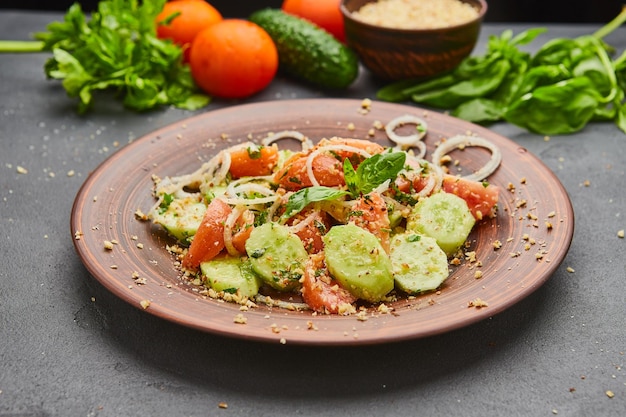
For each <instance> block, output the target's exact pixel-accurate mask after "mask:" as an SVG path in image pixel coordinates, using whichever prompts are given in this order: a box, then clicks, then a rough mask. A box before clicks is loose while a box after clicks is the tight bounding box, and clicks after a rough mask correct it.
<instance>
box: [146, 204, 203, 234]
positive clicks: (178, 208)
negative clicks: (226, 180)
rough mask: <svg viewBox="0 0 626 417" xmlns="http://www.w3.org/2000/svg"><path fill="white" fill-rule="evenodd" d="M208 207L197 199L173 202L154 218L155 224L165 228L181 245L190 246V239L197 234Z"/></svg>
mask: <svg viewBox="0 0 626 417" xmlns="http://www.w3.org/2000/svg"><path fill="white" fill-rule="evenodd" d="M205 211H206V205H205V204H204V203H203V202H200V201H198V199H197V198H193V197H185V198H181V199H176V200H173V201H172V202H171V203H170V204H169V206H167V209H165V211H163V212H157V213H156V214H155V215H154V216H153V222H154V223H156V224H159V225H161V226H163V228H164V229H165V230H167V231H168V233H169V234H170V235H172V236H174V237H175V238H176V239H178V240H179V241H180V242H181V243H183V244H185V245H188V244H189V243H190V238H191V237H192V236H193V235H195V234H196V231H197V230H198V226H200V223H201V222H202V218H203V217H204V212H205Z"/></svg>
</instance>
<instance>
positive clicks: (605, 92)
mask: <svg viewBox="0 0 626 417" xmlns="http://www.w3.org/2000/svg"><path fill="white" fill-rule="evenodd" d="M625 21H626V6H625V7H624V8H623V10H622V12H621V13H620V14H619V15H618V16H617V17H616V18H615V19H613V20H612V21H611V22H609V23H608V24H606V25H605V26H603V27H602V28H601V29H600V30H598V31H596V32H595V33H593V34H590V35H585V36H580V37H577V38H575V39H567V38H564V39H561V38H558V39H552V40H550V41H548V42H546V43H545V44H544V45H543V46H542V47H541V48H540V49H539V50H538V51H537V52H536V53H535V54H534V55H531V54H528V53H526V52H523V51H521V50H520V49H519V47H520V46H521V45H524V44H528V43H530V42H532V41H533V40H534V39H535V38H536V37H537V36H538V35H540V34H541V33H544V32H545V31H546V30H545V29H543V28H534V29H529V30H527V31H524V32H522V33H520V34H518V35H517V36H513V33H512V32H511V31H510V30H506V31H504V32H502V34H501V35H500V36H499V37H498V36H491V37H490V38H489V41H488V44H487V50H486V52H485V54H484V55H482V56H471V57H468V58H466V59H465V60H464V61H462V62H461V64H460V65H459V66H458V67H457V68H456V69H455V70H453V71H452V72H451V73H447V74H444V75H441V76H438V77H434V78H432V79H429V80H426V81H424V80H404V81H399V82H396V83H393V84H390V85H388V86H386V87H383V88H382V89H380V90H379V91H378V94H377V97H378V98H379V99H382V100H386V101H405V100H412V101H414V102H416V103H422V104H426V105H429V106H432V107H436V108H442V109H450V110H452V112H451V114H452V115H454V116H456V117H459V118H462V119H465V120H469V121H471V122H475V123H483V124H487V123H492V122H496V121H499V120H505V121H508V122H509V123H512V124H515V125H517V126H520V127H522V128H524V129H527V130H529V131H531V132H536V133H540V134H545V135H554V134H568V133H573V132H577V131H579V130H581V129H583V128H584V127H585V126H586V125H587V124H588V123H589V122H594V121H613V122H614V123H615V124H616V125H617V126H618V127H619V128H620V129H621V130H623V131H624V132H625V133H626V102H625V93H624V91H625V90H626V88H625V87H626V51H625V52H624V53H622V55H621V56H619V57H618V58H617V59H615V60H611V54H612V53H613V52H614V51H613V48H612V47H610V46H609V45H607V44H606V43H605V42H604V41H602V39H603V38H604V37H605V36H606V35H608V34H609V33H611V32H612V31H613V30H615V29H616V28H617V27H619V26H620V25H621V24H623V23H624V22H625Z"/></svg>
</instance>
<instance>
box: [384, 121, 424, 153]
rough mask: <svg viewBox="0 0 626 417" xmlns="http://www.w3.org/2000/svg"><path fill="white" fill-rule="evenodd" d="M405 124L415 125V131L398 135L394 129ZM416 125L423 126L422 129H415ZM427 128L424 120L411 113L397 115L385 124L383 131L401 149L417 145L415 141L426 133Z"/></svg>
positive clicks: (419, 139)
mask: <svg viewBox="0 0 626 417" xmlns="http://www.w3.org/2000/svg"><path fill="white" fill-rule="evenodd" d="M406 124H414V125H416V128H415V133H413V134H411V135H406V136H401V135H398V134H397V133H396V129H397V128H399V127H400V126H403V125H406ZM418 126H423V127H424V128H423V129H422V130H419V129H417V127H418ZM427 129H428V125H427V124H426V122H425V121H424V120H423V119H420V118H419V117H417V116H413V115H412V114H405V115H403V116H398V117H396V118H394V119H392V120H391V121H389V122H388V123H387V124H386V125H385V132H386V133H387V137H389V140H391V141H392V142H395V143H396V144H397V145H399V146H400V147H401V148H402V149H406V148H410V147H412V146H419V145H417V143H419V142H420V141H421V140H422V138H423V137H424V136H425V135H426V130H427Z"/></svg>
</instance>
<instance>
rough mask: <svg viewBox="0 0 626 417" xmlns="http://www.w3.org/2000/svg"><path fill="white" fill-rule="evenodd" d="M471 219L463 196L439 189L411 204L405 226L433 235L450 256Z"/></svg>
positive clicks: (460, 242)
mask: <svg viewBox="0 0 626 417" xmlns="http://www.w3.org/2000/svg"><path fill="white" fill-rule="evenodd" d="M475 222H476V221H475V219H474V216H473V215H472V212H471V211H470V209H469V208H468V206H467V203H466V202H465V200H463V199H462V198H461V197H458V196H456V195H454V194H450V193H446V192H444V191H440V192H438V193H435V194H433V195H431V196H430V197H428V198H425V199H423V200H421V201H420V202H418V203H417V204H416V205H415V207H413V210H412V211H411V214H410V215H409V217H408V219H407V226H406V229H407V231H409V232H415V233H418V234H422V235H426V236H430V237H432V238H434V239H436V240H437V244H438V245H439V247H441V249H443V251H444V252H445V253H446V254H447V255H448V256H452V255H453V254H454V253H455V252H456V251H457V250H458V249H459V248H460V247H461V246H462V245H463V243H465V241H466V240H467V238H468V236H469V234H470V232H471V231H472V228H473V227H474V224H475Z"/></svg>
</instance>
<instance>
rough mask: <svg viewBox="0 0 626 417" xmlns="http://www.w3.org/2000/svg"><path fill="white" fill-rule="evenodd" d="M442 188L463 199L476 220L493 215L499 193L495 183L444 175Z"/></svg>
mask: <svg viewBox="0 0 626 417" xmlns="http://www.w3.org/2000/svg"><path fill="white" fill-rule="evenodd" d="M443 190H444V191H445V192H448V193H451V194H454V195H457V196H459V197H461V198H462V199H463V200H465V202H466V203H467V206H468V207H469V209H470V210H471V212H472V214H473V215H474V218H475V219H476V220H478V221H480V220H482V219H484V218H489V217H493V216H494V215H495V211H496V207H497V206H496V205H497V203H498V196H499V194H500V188H498V187H497V186H495V185H492V184H489V183H487V182H479V181H472V180H467V179H465V178H461V177H455V176H453V175H446V176H444V178H443Z"/></svg>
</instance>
